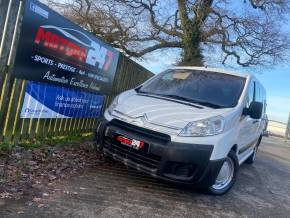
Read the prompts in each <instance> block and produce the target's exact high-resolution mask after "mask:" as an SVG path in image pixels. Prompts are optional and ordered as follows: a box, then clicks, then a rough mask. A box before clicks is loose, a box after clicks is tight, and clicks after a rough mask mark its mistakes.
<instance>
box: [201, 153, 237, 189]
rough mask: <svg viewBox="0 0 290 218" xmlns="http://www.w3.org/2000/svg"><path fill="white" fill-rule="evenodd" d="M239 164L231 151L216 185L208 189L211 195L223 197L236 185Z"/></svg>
mask: <svg viewBox="0 0 290 218" xmlns="http://www.w3.org/2000/svg"><path fill="white" fill-rule="evenodd" d="M238 169H239V163H238V159H237V156H236V154H235V152H234V151H230V153H229V154H228V156H227V158H226V159H225V162H224V163H223V165H222V167H221V169H220V172H219V174H218V176H217V178H216V181H215V183H214V184H213V185H212V186H210V187H208V188H207V191H208V193H209V194H212V195H223V194H225V193H226V192H228V191H229V190H230V189H231V188H232V187H233V185H234V184H235V181H236V177H237V172H238Z"/></svg>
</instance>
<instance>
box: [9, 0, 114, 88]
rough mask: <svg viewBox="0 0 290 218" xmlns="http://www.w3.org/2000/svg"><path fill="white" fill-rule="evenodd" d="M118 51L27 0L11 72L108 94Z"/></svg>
mask: <svg viewBox="0 0 290 218" xmlns="http://www.w3.org/2000/svg"><path fill="white" fill-rule="evenodd" d="M118 59H119V52H118V51H117V50H115V49H114V48H112V47H111V46H109V45H108V44H105V43H104V42H103V41H101V40H100V39H98V38H96V37H95V36H94V35H92V34H90V33H89V32H87V31H85V30H84V29H82V28H81V27H79V26H77V25H75V24H74V23H72V22H70V21H69V20H67V19H66V18H64V17H63V16H61V15H59V14H58V13H56V12H55V11H53V10H51V9H50V8H49V7H47V6H46V5H44V4H42V3H40V2H38V1H36V0H27V1H26V3H25V11H24V17H23V22H22V30H21V35H20V39H19V44H18V48H17V54H16V59H15V65H14V69H13V75H14V76H15V77H17V78H21V79H26V80H33V81H39V82H45V83H51V84H54V85H59V86H65V87H73V88H79V89H83V90H85V91H90V92H95V93H100V94H108V93H109V92H110V90H111V87H112V83H113V79H114V76H115V73H116V68H117V64H118Z"/></svg>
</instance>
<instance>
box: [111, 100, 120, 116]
mask: <svg viewBox="0 0 290 218" xmlns="http://www.w3.org/2000/svg"><path fill="white" fill-rule="evenodd" d="M118 99H119V96H116V97H115V98H114V100H113V101H112V103H111V104H110V106H109V107H108V113H109V114H110V115H112V113H113V111H114V110H115V108H116V107H117V105H118Z"/></svg>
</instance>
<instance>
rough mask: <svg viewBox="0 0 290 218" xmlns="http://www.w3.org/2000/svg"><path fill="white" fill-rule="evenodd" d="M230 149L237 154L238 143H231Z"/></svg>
mask: <svg viewBox="0 0 290 218" xmlns="http://www.w3.org/2000/svg"><path fill="white" fill-rule="evenodd" d="M231 151H233V152H235V154H236V155H237V154H238V145H237V144H235V145H233V146H232V148H231V150H230V151H229V152H231Z"/></svg>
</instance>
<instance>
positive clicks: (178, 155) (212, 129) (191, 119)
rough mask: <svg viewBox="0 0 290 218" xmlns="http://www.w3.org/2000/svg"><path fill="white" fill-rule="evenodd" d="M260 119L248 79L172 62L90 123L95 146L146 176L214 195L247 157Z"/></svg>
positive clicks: (257, 91)
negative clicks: (92, 124)
mask: <svg viewBox="0 0 290 218" xmlns="http://www.w3.org/2000/svg"><path fill="white" fill-rule="evenodd" d="M265 117H266V93H265V89H264V87H263V86H262V84H261V83H260V82H259V81H258V80H257V79H256V78H255V76H253V75H251V74H244V73H236V72H230V71H225V70H221V69H214V68H205V67H177V68H172V69H169V70H166V71H164V72H162V73H160V74H158V75H156V76H154V77H152V78H150V79H149V80H147V81H146V82H144V83H143V84H142V85H140V86H138V87H136V88H134V89H132V90H128V91H125V92H123V93H121V94H120V95H118V96H117V97H116V98H115V99H114V100H113V102H112V103H111V105H110V106H109V108H108V109H107V110H106V111H105V113H104V118H103V119H102V120H101V121H100V122H99V124H98V126H97V130H96V134H95V136H96V147H97V150H98V151H100V152H102V153H103V154H104V155H105V156H109V157H111V158H113V159H115V160H117V161H120V162H122V163H124V164H125V165H127V166H129V167H133V168H135V169H137V170H139V171H142V172H145V173H147V174H150V175H151V176H153V177H156V178H159V179H163V180H166V181H170V182H174V183H178V184H186V185H190V186H191V185H195V186H199V187H203V188H204V189H205V190H207V191H208V192H209V193H211V194H214V195H222V194H224V193H226V192H227V191H228V190H230V189H231V188H232V186H233V185H234V183H235V180H236V178H237V172H238V169H239V166H240V165H241V164H242V163H244V162H246V163H249V164H252V163H253V162H254V161H255V158H256V154H257V151H258V147H259V144H260V142H261V139H262V136H263V131H264V130H265V119H264V118H265Z"/></svg>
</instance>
